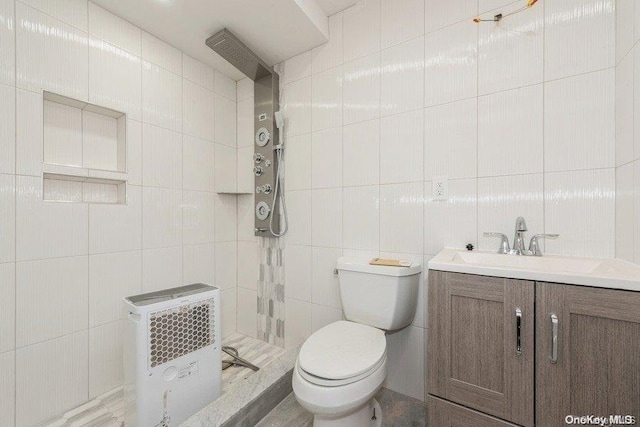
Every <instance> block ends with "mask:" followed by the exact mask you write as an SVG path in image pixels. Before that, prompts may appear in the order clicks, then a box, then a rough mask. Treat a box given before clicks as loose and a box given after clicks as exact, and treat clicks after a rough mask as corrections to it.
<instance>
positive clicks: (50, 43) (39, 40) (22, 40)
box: [16, 1, 89, 101]
mask: <svg viewBox="0 0 640 427" xmlns="http://www.w3.org/2000/svg"><path fill="white" fill-rule="evenodd" d="M32 3H42V4H46V5H52V6H53V7H55V6H54V5H56V4H58V2H54V1H42V2H40V1H34V2H32ZM64 3H67V4H71V3H81V2H78V1H75V2H71V1H66V2H64ZM47 9H48V7H47ZM61 9H64V7H62V8H61ZM49 12H51V11H49ZM86 16H87V15H86V3H85V12H84V19H85V22H86ZM85 30H86V25H85ZM88 58H89V48H88V42H87V34H86V33H85V32H83V31H81V30H79V29H77V28H75V27H72V26H71V25H68V24H65V23H64V22H62V21H59V20H57V19H55V18H54V17H52V16H50V15H47V14H45V13H43V12H42V11H39V10H38V9H34V8H32V7H30V6H27V5H26V4H24V3H21V2H16V72H17V80H16V84H17V86H18V87H19V88H21V89H26V90H30V91H32V92H39V91H41V90H42V89H45V90H49V91H51V92H55V93H59V94H61V95H67V96H70V97H72V98H75V99H80V100H83V101H86V100H87V96H88V87H89V82H88V78H89V73H88V68H89V59H88Z"/></svg>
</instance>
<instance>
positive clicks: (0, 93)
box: [0, 84, 16, 173]
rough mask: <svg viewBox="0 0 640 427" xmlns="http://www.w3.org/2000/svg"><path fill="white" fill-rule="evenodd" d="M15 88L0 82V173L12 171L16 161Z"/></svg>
mask: <svg viewBox="0 0 640 427" xmlns="http://www.w3.org/2000/svg"><path fill="white" fill-rule="evenodd" d="M15 105H16V90H15V88H14V87H11V86H5V85H1V84H0V109H1V110H2V111H3V114H2V117H0V173H14V172H15V161H16V108H15Z"/></svg>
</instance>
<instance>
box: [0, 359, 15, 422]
mask: <svg viewBox="0 0 640 427" xmlns="http://www.w3.org/2000/svg"><path fill="white" fill-rule="evenodd" d="M15 360H16V357H15V352H13V351H8V352H6V353H0V423H2V425H3V426H12V425H15V417H16V411H15V409H16V405H15V401H16V399H15V396H16V393H15V385H16V370H15V366H16V362H15Z"/></svg>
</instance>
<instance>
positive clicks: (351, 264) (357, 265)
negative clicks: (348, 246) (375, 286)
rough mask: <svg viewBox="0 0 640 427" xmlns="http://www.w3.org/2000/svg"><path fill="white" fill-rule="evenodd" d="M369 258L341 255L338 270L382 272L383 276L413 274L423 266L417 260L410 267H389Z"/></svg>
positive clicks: (418, 271) (418, 272)
mask: <svg viewBox="0 0 640 427" xmlns="http://www.w3.org/2000/svg"><path fill="white" fill-rule="evenodd" d="M370 261H371V260H370V259H368V258H355V257H340V258H338V265H337V268H338V270H345V271H357V272H361V273H369V274H380V275H383V276H395V277H402V276H413V275H415V274H420V272H421V271H422V266H421V265H420V264H419V263H417V262H411V264H410V265H409V266H408V267H389V266H385V265H371V264H369V262H370Z"/></svg>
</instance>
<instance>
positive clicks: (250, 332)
mask: <svg viewBox="0 0 640 427" xmlns="http://www.w3.org/2000/svg"><path fill="white" fill-rule="evenodd" d="M257 300H258V292H256V291H255V290H251V289H245V288H242V287H239V288H238V302H237V304H238V305H237V324H236V329H237V330H238V332H240V333H241V334H244V335H247V336H250V337H253V338H256V336H257V334H258V328H257V324H258V314H257V313H258V311H257V306H258V303H257Z"/></svg>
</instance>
